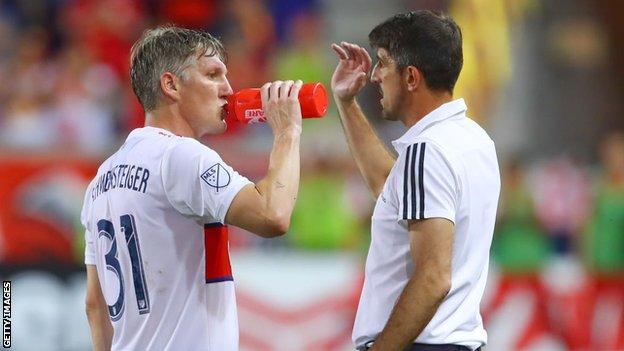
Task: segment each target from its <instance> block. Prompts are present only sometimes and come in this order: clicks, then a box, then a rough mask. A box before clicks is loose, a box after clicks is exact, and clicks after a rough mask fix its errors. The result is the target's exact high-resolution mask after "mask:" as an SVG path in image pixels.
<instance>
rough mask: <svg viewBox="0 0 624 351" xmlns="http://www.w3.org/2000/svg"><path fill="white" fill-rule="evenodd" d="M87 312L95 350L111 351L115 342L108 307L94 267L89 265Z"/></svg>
mask: <svg viewBox="0 0 624 351" xmlns="http://www.w3.org/2000/svg"><path fill="white" fill-rule="evenodd" d="M86 312H87V319H88V320H89V327H90V328H91V342H92V343H93V350H95V351H104V350H110V349H111V344H112V341H113V326H112V325H111V322H110V319H109V317H108V306H107V305H106V301H105V300H104V296H103V295H102V290H101V288H100V280H99V279H98V275H97V269H96V268H95V266H94V265H90V264H88V265H87V298H86Z"/></svg>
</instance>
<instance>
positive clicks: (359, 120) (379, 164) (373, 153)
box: [334, 97, 395, 198]
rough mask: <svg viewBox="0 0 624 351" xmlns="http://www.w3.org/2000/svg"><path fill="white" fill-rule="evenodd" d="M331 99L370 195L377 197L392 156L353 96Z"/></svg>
mask: <svg viewBox="0 0 624 351" xmlns="http://www.w3.org/2000/svg"><path fill="white" fill-rule="evenodd" d="M334 99H335V100H336V105H337V106H338V112H339V114H340V122H341V123H342V127H343V129H344V132H345V135H346V137H347V143H348V144H349V149H350V150H351V155H353V158H354V159H355V163H356V164H357V166H358V169H359V170H360V173H361V174H362V177H363V178H364V181H365V182H366V184H367V185H368V188H369V189H370V190H371V192H372V194H373V197H374V198H377V197H378V196H379V194H380V193H381V190H382V189H383V185H384V183H385V182H386V178H387V177H388V174H390V170H391V169H392V166H393V164H394V162H395V158H394V156H393V155H392V154H391V153H390V152H389V151H388V149H386V147H385V145H384V144H383V142H382V141H381V140H380V139H379V137H378V136H377V134H375V131H374V129H373V127H372V126H371V125H370V123H369V122H368V120H367V119H366V117H365V116H364V113H363V112H362V109H361V108H360V106H359V105H358V103H357V102H356V101H355V99H353V100H349V101H341V100H340V99H339V98H336V97H334Z"/></svg>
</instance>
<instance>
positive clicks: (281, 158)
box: [256, 131, 301, 220]
mask: <svg viewBox="0 0 624 351" xmlns="http://www.w3.org/2000/svg"><path fill="white" fill-rule="evenodd" d="M300 139H301V137H300V132H297V131H285V132H283V133H280V134H278V135H276V136H275V140H274V142H273V149H272V150H271V155H270V158H269V168H268V171H267V175H266V177H265V178H264V179H262V180H261V181H259V182H258V183H257V184H256V187H257V188H258V191H259V192H260V193H261V194H262V196H263V198H264V199H265V206H266V207H265V208H266V210H267V211H268V212H269V213H271V214H272V217H277V218H282V219H284V220H287V219H289V218H290V215H291V214H292V211H293V209H294V206H295V201H296V200H297V191H298V189H299V174H300V156H299V145H300Z"/></svg>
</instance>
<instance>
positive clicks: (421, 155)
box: [396, 141, 459, 223]
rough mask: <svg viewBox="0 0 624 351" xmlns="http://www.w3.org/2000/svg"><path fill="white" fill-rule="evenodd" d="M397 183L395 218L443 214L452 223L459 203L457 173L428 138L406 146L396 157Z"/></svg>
mask: <svg viewBox="0 0 624 351" xmlns="http://www.w3.org/2000/svg"><path fill="white" fill-rule="evenodd" d="M398 162H400V164H399V166H400V168H399V169H400V170H401V176H400V177H399V181H398V182H397V183H396V185H397V187H396V191H397V193H398V194H397V195H398V199H399V204H400V205H399V213H398V220H399V221H403V220H410V219H426V218H434V217H439V218H446V219H449V220H450V221H452V222H453V223H455V213H456V210H457V204H458V203H459V201H458V199H459V191H458V182H457V181H456V179H457V178H456V174H455V172H454V170H453V168H452V165H451V163H450V162H449V161H448V159H447V158H446V157H444V154H443V153H442V151H441V150H440V149H439V148H438V147H437V146H436V145H435V144H433V143H431V142H425V141H423V142H419V143H415V144H413V145H410V146H408V147H407V149H406V151H405V153H404V154H403V155H401V156H400V159H399V161H398Z"/></svg>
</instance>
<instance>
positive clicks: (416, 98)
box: [402, 90, 453, 128]
mask: <svg viewBox="0 0 624 351" xmlns="http://www.w3.org/2000/svg"><path fill="white" fill-rule="evenodd" d="M451 101H453V95H452V94H451V93H450V92H447V91H444V92H435V91H429V90H426V91H423V92H417V93H415V94H412V95H411V96H410V98H409V99H408V104H407V106H406V107H407V111H408V112H407V113H405V114H404V116H405V118H404V119H403V121H402V122H403V124H405V126H406V127H407V128H410V127H412V126H413V125H414V124H416V123H417V122H418V121H420V120H421V119H423V117H425V116H426V115H428V114H429V113H431V111H433V110H435V109H437V108H438V107H440V106H442V105H444V104H446V103H447V102H451Z"/></svg>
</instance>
